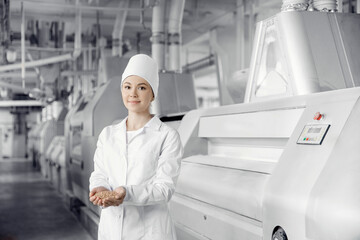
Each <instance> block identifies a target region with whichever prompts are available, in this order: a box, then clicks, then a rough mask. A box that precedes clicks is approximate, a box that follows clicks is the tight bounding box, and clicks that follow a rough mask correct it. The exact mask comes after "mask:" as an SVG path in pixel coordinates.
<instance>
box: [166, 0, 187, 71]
mask: <svg viewBox="0 0 360 240" xmlns="http://www.w3.org/2000/svg"><path fill="white" fill-rule="evenodd" d="M184 7H185V0H171V5H170V13H169V29H168V30H169V32H168V44H169V66H168V69H169V70H171V71H176V72H180V71H181V61H180V58H181V56H180V47H181V23H182V18H183V13H184Z"/></svg>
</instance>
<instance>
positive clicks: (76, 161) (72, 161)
mask: <svg viewBox="0 0 360 240" xmlns="http://www.w3.org/2000/svg"><path fill="white" fill-rule="evenodd" d="M70 163H71V164H75V165H78V166H79V167H80V168H81V169H84V161H83V160H77V159H74V158H70Z"/></svg>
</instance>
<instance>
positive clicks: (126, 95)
mask: <svg viewBox="0 0 360 240" xmlns="http://www.w3.org/2000/svg"><path fill="white" fill-rule="evenodd" d="M121 94H122V99H123V102H124V105H125V107H126V108H127V109H128V110H129V111H131V112H136V113H143V112H149V108H150V103H151V102H152V100H154V95H153V92H152V89H151V86H150V84H149V83H148V82H147V81H146V80H145V79H143V78H142V77H139V76H136V75H132V76H129V77H127V78H126V79H125V80H124V82H123V84H122V86H121Z"/></svg>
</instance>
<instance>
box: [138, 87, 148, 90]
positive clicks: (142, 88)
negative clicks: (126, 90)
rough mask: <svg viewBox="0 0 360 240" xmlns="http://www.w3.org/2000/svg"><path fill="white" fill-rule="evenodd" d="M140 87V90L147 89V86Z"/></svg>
mask: <svg viewBox="0 0 360 240" xmlns="http://www.w3.org/2000/svg"><path fill="white" fill-rule="evenodd" d="M138 89H139V90H146V88H145V87H139V88H138Z"/></svg>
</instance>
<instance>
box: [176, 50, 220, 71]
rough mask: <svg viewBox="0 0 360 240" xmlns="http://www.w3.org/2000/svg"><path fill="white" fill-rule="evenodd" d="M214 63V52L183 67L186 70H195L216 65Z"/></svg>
mask: <svg viewBox="0 0 360 240" xmlns="http://www.w3.org/2000/svg"><path fill="white" fill-rule="evenodd" d="M214 63H215V56H214V54H210V55H209V56H207V57H205V58H202V59H199V60H197V61H194V62H191V63H188V64H186V65H185V66H183V68H182V69H183V71H185V72H194V71H197V70H200V69H203V68H206V67H209V66H212V65H214Z"/></svg>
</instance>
